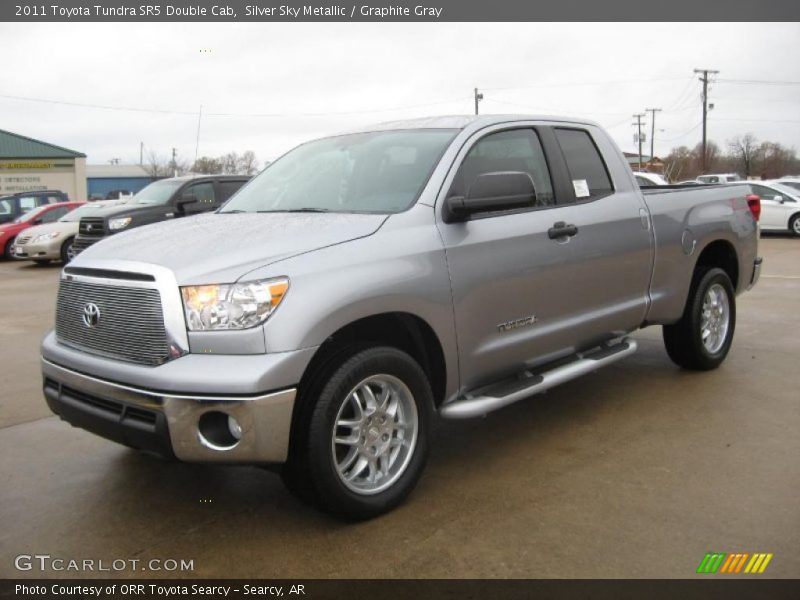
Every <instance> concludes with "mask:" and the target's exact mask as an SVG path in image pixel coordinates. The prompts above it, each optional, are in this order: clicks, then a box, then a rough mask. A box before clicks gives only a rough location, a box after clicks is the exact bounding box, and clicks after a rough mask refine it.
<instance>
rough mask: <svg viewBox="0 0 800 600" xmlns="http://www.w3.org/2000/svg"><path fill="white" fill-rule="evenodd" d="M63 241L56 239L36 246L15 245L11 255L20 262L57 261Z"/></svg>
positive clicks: (29, 243) (28, 244)
mask: <svg viewBox="0 0 800 600" xmlns="http://www.w3.org/2000/svg"><path fill="white" fill-rule="evenodd" d="M63 241H64V240H62V239H60V238H56V239H53V240H50V241H47V242H40V243H38V244H32V243H31V242H28V243H27V244H22V245H19V244H15V245H14V247H13V249H12V251H11V255H12V256H13V257H14V258H18V259H20V260H58V259H60V258H61V244H62V242H63Z"/></svg>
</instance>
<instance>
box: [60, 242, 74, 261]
mask: <svg viewBox="0 0 800 600" xmlns="http://www.w3.org/2000/svg"><path fill="white" fill-rule="evenodd" d="M74 241H75V238H69V239H68V240H65V241H64V243H63V244H61V262H62V263H63V264H65V265H66V264H67V263H69V261H71V260H72V259H73V258H75V252H74V251H73V250H72V243H73V242H74Z"/></svg>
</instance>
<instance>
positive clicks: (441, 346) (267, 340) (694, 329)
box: [42, 116, 761, 519]
mask: <svg viewBox="0 0 800 600" xmlns="http://www.w3.org/2000/svg"><path fill="white" fill-rule="evenodd" d="M758 209H759V204H758V198H757V197H750V196H749V190H748V189H747V188H746V186H735V187H727V186H709V187H702V188H697V187H694V188H657V189H655V190H650V191H647V192H645V193H644V194H643V193H642V192H641V191H640V190H639V187H638V186H637V185H636V182H635V181H634V179H633V174H632V173H631V171H630V169H629V168H628V165H627V163H626V162H625V159H624V157H623V156H622V154H621V153H620V151H619V150H618V148H617V147H616V146H615V145H614V143H613V142H612V140H611V139H610V138H609V136H608V135H606V134H605V133H604V132H603V130H601V129H600V128H599V127H598V126H596V125H594V124H592V123H589V122H584V121H577V120H568V119H556V118H539V117H502V116H491V117H489V116H485V117H442V118H434V119H426V120H419V121H410V122H409V121H407V122H401V123H392V124H386V125H381V126H376V127H374V128H370V129H366V130H364V131H360V132H357V133H352V134H348V135H341V136H335V137H329V138H326V139H321V140H318V141H314V142H309V143H307V144H304V145H301V146H300V147H298V148H296V149H294V150H292V151H291V152H289V153H287V154H286V155H285V156H283V158H281V159H280V160H278V161H276V162H274V163H273V164H272V165H270V166H269V167H268V168H267V169H266V170H265V171H264V172H262V173H261V174H260V175H259V176H258V177H256V178H255V179H254V180H253V181H251V182H250V183H248V184H247V185H245V186H244V187H243V188H242V189H241V190H240V191H239V192H238V193H237V194H235V195H234V196H233V197H232V198H231V199H230V200H229V201H228V202H227V203H226V204H225V205H224V206H223V207H222V208H221V209H220V210H219V211H217V212H216V213H214V214H207V215H202V216H199V217H196V218H193V219H187V220H182V221H175V222H165V223H160V224H156V225H153V226H149V227H146V228H143V229H141V230H138V231H131V232H127V233H121V234H118V235H115V236H112V237H111V238H110V239H108V240H107V241H105V242H103V243H102V244H98V245H97V246H95V247H92V248H89V249H88V250H86V251H85V252H83V253H82V254H81V255H79V256H78V257H77V258H76V260H75V261H74V262H73V263H72V264H71V265H70V266H68V267H67V268H65V269H64V271H63V273H62V275H61V281H60V289H59V293H58V305H57V314H56V327H55V331H54V332H52V333H50V334H49V335H48V336H47V337H46V338H45V340H44V342H43V346H42V368H43V374H44V394H45V396H46V398H47V401H48V403H49V405H50V407H51V408H52V410H53V411H54V412H55V413H57V414H59V415H60V416H61V417H62V418H63V419H65V420H66V421H68V422H70V423H72V424H73V425H76V426H78V427H83V428H85V429H87V430H89V431H92V432H95V433H97V434H99V435H102V436H105V437H107V438H110V439H112V440H116V441H118V442H122V443H123V444H127V445H129V446H133V447H135V448H139V449H142V450H146V451H153V452H158V453H160V454H164V455H167V456H174V457H177V458H178V459H180V460H184V461H192V462H228V463H249V464H262V465H280V470H281V473H282V476H283V478H284V481H285V482H286V483H287V484H288V486H289V487H290V489H291V490H293V491H294V492H295V493H296V494H297V495H298V496H300V497H301V498H303V499H306V500H309V501H312V502H315V503H316V504H317V505H319V506H321V507H322V508H324V509H326V510H328V511H330V512H332V513H334V514H336V515H339V516H343V517H345V518H351V519H358V518H367V517H371V516H374V515H377V514H380V513H382V512H384V511H387V510H389V509H391V508H392V507H394V506H396V505H397V504H398V503H400V502H401V501H402V500H403V499H404V498H405V497H406V496H407V494H408V493H409V492H410V491H411V489H412V488H413V487H414V484H415V483H416V481H417V479H418V478H419V476H420V474H421V472H422V469H423V465H424V464H425V460H426V457H427V454H428V446H429V427H430V425H431V421H432V419H433V417H434V414H436V413H438V414H439V415H441V416H442V417H446V418H454V419H457V418H466V417H473V416H477V415H483V414H485V413H488V412H490V411H493V410H495V409H498V408H500V407H502V406H505V405H508V404H509V403H511V402H515V401H517V400H520V399H522V398H526V397H529V396H531V395H533V394H536V393H538V392H541V391H544V390H547V389H549V388H551V387H552V386H554V385H557V384H559V383H562V382H564V381H567V380H569V379H572V378H574V377H577V376H579V375H582V374H584V373H588V372H590V371H593V370H594V369H598V368H600V367H603V366H605V365H608V364H610V363H613V362H614V361H616V360H619V359H621V358H623V357H624V356H627V355H629V354H631V353H632V352H634V351H635V350H636V343H635V341H633V340H631V339H629V338H627V337H626V336H627V334H629V333H630V332H632V331H634V330H636V329H638V328H640V327H644V326H647V325H654V324H659V325H663V326H664V342H665V344H666V348H667V352H668V353H669V355H670V357H671V358H672V359H673V360H674V361H675V362H676V363H677V364H679V365H680V366H682V367H684V368H687V369H700V370H703V369H711V368H714V367H717V366H718V365H719V364H720V363H721V362H722V361H723V360H724V359H725V356H726V354H727V353H728V350H729V348H730V346H731V340H732V338H733V330H734V325H735V321H736V305H735V298H736V295H737V294H738V293H741V292H743V291H745V290H746V289H748V288H749V287H751V286H752V285H753V284H754V283H755V282H756V280H757V278H758V275H759V269H760V263H761V261H760V259H759V258H758V257H757V223H756V220H757V217H758Z"/></svg>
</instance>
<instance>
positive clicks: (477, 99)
mask: <svg viewBox="0 0 800 600" xmlns="http://www.w3.org/2000/svg"><path fill="white" fill-rule="evenodd" d="M481 100H483V94H479V93H478V88H475V114H476V115H477V114H478V102H480V101H481Z"/></svg>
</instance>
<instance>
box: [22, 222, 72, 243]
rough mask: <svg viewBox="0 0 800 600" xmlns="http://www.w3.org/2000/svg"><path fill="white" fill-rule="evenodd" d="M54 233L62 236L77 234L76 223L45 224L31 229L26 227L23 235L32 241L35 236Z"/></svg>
mask: <svg viewBox="0 0 800 600" xmlns="http://www.w3.org/2000/svg"><path fill="white" fill-rule="evenodd" d="M54 231H57V232H58V233H60V234H61V235H64V236H67V235H75V234H77V233H78V222H77V221H71V222H66V221H65V222H61V221H55V222H53V223H45V224H44V225H34V226H33V227H28V228H27V229H26V230H25V235H26V236H31V239H33V238H35V237H36V236H37V235H42V234H43V233H52V232H54Z"/></svg>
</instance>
